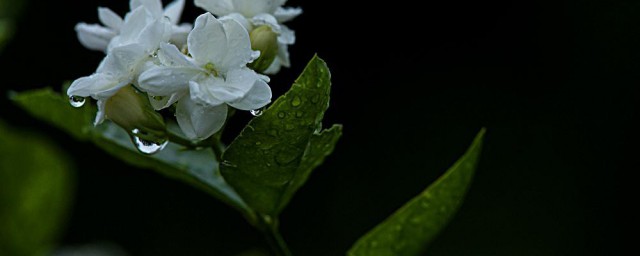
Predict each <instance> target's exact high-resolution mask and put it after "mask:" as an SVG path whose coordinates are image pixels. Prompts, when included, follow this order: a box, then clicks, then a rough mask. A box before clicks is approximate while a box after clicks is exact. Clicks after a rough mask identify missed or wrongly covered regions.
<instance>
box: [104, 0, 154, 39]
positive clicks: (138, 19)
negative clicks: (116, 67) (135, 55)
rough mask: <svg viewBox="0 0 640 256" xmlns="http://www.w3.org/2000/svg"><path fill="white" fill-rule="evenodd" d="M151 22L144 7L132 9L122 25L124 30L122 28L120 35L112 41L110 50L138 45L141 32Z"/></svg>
mask: <svg viewBox="0 0 640 256" xmlns="http://www.w3.org/2000/svg"><path fill="white" fill-rule="evenodd" d="M132 2H133V1H132ZM149 21H150V20H149V19H148V13H147V11H146V10H145V8H144V7H143V6H139V7H137V8H135V9H132V11H131V12H129V13H127V15H126V16H125V17H124V23H123V24H122V28H120V35H118V36H117V37H115V38H114V39H113V40H112V41H111V43H110V44H109V49H111V48H115V47H118V46H122V45H127V44H132V43H137V40H138V38H139V36H140V33H141V31H143V30H144V29H145V27H147V25H148V24H149Z"/></svg>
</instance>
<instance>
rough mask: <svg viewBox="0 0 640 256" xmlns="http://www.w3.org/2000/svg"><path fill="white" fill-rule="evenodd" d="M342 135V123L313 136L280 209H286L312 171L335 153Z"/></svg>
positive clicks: (281, 201)
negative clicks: (334, 150)
mask: <svg viewBox="0 0 640 256" xmlns="http://www.w3.org/2000/svg"><path fill="white" fill-rule="evenodd" d="M341 136H342V126H341V125H334V126H333V127H331V128H330V129H327V130H324V131H322V132H321V133H319V134H313V136H311V140H310V141H309V145H308V146H307V150H306V151H305V152H304V155H303V156H302V160H301V162H300V166H299V167H298V170H297V171H296V172H295V174H294V176H293V179H292V180H291V182H290V183H289V186H288V187H287V188H286V190H285V191H284V194H283V195H282V198H281V199H280V209H284V207H285V206H286V205H287V204H288V203H289V201H290V200H291V198H292V197H293V195H294V194H295V193H296V192H297V191H298V189H300V188H301V187H302V185H304V183H306V182H307V179H308V178H309V176H310V175H311V172H312V171H313V170H314V169H315V168H316V167H318V166H320V165H321V164H322V163H323V162H324V159H325V158H326V157H327V156H329V155H330V154H331V153H333V149H334V148H335V146H336V144H337V143H338V140H339V139H340V137H341Z"/></svg>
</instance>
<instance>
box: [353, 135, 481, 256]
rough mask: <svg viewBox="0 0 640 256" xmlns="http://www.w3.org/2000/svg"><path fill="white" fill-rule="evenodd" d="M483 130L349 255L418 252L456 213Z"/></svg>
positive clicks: (389, 255) (410, 254)
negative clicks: (456, 158)
mask: <svg viewBox="0 0 640 256" xmlns="http://www.w3.org/2000/svg"><path fill="white" fill-rule="evenodd" d="M484 133H485V131H484V129H483V130H482V131H480V133H479V134H478V135H477V137H476V138H475V140H474V142H473V144H472V145H471V147H470V148H469V149H468V150H467V152H466V153H465V154H464V155H463V156H462V158H460V159H459V160H458V161H457V162H456V163H455V164H454V165H453V166H452V167H451V168H450V169H449V170H448V171H447V172H446V173H445V174H444V175H442V177H440V178H439V179H438V180H437V181H435V182H434V183H433V184H431V186H429V188H427V189H426V190H425V191H424V192H422V193H421V194H420V195H419V196H417V197H415V198H413V199H412V200H411V201H410V202H409V203H407V204H405V205H404V206H403V207H402V208H400V209H399V210H398V211H396V212H395V213H394V214H393V215H391V216H390V217H389V218H388V219H386V220H385V221H384V222H382V223H381V224H379V225H378V226H377V227H375V228H374V229H373V230H371V231H370V232H369V233H367V234H366V235H364V236H363V237H362V238H360V239H359V240H358V241H357V242H356V243H355V245H353V247H352V248H351V250H349V252H348V254H347V255H349V256H395V255H403V256H414V255H421V252H423V250H424V249H425V248H426V246H427V245H428V244H429V242H430V241H431V240H433V239H434V238H435V237H436V235H437V234H438V233H439V232H440V230H442V229H443V228H444V227H445V225H446V224H447V223H448V222H449V220H450V219H451V218H452V217H453V215H454V214H455V213H456V211H457V210H458V208H459V207H460V205H461V204H462V201H463V199H464V195H465V194H466V191H467V189H468V188H469V185H470V183H471V179H472V177H473V174H474V172H475V169H476V164H477V162H478V158H479V156H480V151H481V148H482V141H483V137H484Z"/></svg>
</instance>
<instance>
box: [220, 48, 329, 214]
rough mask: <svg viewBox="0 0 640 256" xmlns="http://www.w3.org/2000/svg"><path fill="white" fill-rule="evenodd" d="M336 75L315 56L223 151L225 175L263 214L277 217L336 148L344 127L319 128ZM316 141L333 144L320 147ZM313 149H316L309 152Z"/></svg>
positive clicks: (252, 205) (223, 170)
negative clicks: (316, 168)
mask: <svg viewBox="0 0 640 256" xmlns="http://www.w3.org/2000/svg"><path fill="white" fill-rule="evenodd" d="M330 79H331V77H330V73H329V69H328V68H327V65H326V64H325V62H324V61H322V60H321V59H320V58H318V57H317V56H315V57H314V58H313V59H312V60H311V61H310V62H309V64H308V65H307V67H306V68H305V70H304V72H303V73H302V75H301V76H300V77H299V78H298V79H297V80H296V82H295V83H294V84H293V86H292V87H291V89H290V90H289V91H288V92H287V93H286V94H285V95H283V96H282V97H280V98H278V99H277V100H276V101H275V102H274V103H273V104H272V105H271V107H269V108H268V109H267V110H266V111H264V113H263V115H262V116H259V117H256V118H254V119H253V120H251V122H250V123H249V124H248V125H247V126H246V127H245V129H244V130H243V131H242V133H241V134H240V135H239V136H238V137H237V138H236V139H235V140H234V141H233V142H232V143H231V144H230V145H229V147H228V148H227V150H226V151H225V153H224V154H223V156H222V159H223V162H222V165H221V171H222V175H223V176H224V178H225V179H226V180H227V182H228V183H229V184H231V186H233V187H234V188H235V189H236V191H237V192H238V194H240V196H241V197H242V198H243V199H244V200H245V202H247V204H248V205H250V206H251V207H252V208H253V209H254V210H256V211H257V212H259V213H261V214H263V215H267V216H271V217H275V216H277V215H278V214H279V213H280V211H281V210H282V209H283V207H284V206H285V205H286V202H287V201H288V200H289V199H290V197H291V195H292V194H293V192H294V191H295V190H296V189H297V188H298V187H299V186H301V185H302V183H303V182H304V181H305V180H306V178H307V176H308V175H309V173H310V172H311V169H312V168H313V167H316V166H317V165H318V164H319V162H321V161H322V159H323V158H324V156H326V155H327V154H328V153H330V152H331V150H332V149H333V144H334V143H335V141H337V137H339V133H340V132H339V131H340V128H334V129H332V131H330V132H329V133H326V134H328V135H322V133H320V131H319V127H321V121H322V118H323V116H324V112H325V111H326V110H327V108H328V107H329V92H330V90H331V82H330ZM314 134H315V135H314ZM336 134H337V135H336ZM316 137H317V138H316ZM312 138H313V139H312ZM315 141H318V142H323V144H325V145H326V144H330V145H329V147H327V148H326V150H325V151H322V150H318V147H317V146H314V145H313V143H314V142H315ZM325 142H327V143H325ZM328 142H331V143H328ZM310 143H312V144H311V145H310ZM307 149H309V150H311V152H308V153H306V154H305V152H306V151H307ZM305 156H306V158H307V159H306V160H305Z"/></svg>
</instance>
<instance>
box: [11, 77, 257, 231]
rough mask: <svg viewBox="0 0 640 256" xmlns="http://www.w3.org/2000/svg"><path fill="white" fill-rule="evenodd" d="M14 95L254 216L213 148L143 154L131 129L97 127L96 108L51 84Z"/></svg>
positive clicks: (66, 126) (75, 131) (86, 136)
mask: <svg viewBox="0 0 640 256" xmlns="http://www.w3.org/2000/svg"><path fill="white" fill-rule="evenodd" d="M12 99H13V100H14V101H15V102H16V103H17V104H18V105H19V106H21V107H22V108H23V109H25V110H26V111H28V112H29V113H31V114H32V115H33V116H35V117H37V118H39V119H42V120H44V121H46V122H48V123H50V124H52V125H54V126H56V127H58V128H60V129H62V130H64V131H66V132H67V133H69V134H71V135H72V136H74V137H75V138H77V139H79V140H83V141H91V142H93V143H95V144H96V145H97V146H99V147H100V148H102V149H103V150H105V151H106V152H108V153H110V154H111V155H113V156H115V157H117V158H119V159H121V160H123V161H125V162H127V163H128V164H131V165H133V166H136V167H140V168H145V169H151V170H154V171H157V172H159V173H161V174H163V175H166V176H168V177H170V178H174V179H178V180H181V181H184V182H186V183H187V184H190V185H192V186H194V187H196V188H198V189H201V190H203V191H205V192H207V193H209V194H211V195H213V196H215V197H216V198H218V199H220V200H222V201H224V202H226V203H228V204H229V205H231V206H233V207H234V208H236V209H238V210H239V211H241V212H242V213H243V214H245V215H246V216H247V217H248V218H249V219H250V220H251V219H253V218H254V217H253V212H252V211H251V210H250V209H249V208H248V207H247V205H246V204H245V203H244V201H243V200H242V199H241V198H240V197H239V196H238V194H237V193H235V191H234V190H233V189H232V188H231V187H230V186H229V185H228V184H227V183H226V182H225V181H224V179H223V178H222V176H221V175H220V171H219V168H218V167H219V164H218V162H217V160H216V157H215V156H214V154H213V152H212V150H211V149H205V150H184V149H183V148H182V147H181V146H179V145H177V144H173V143H169V145H167V147H166V148H165V149H164V150H162V151H161V152H159V153H157V154H155V155H152V156H147V155H143V154H140V153H139V152H138V151H137V149H136V148H135V147H134V146H133V144H132V143H131V140H130V137H129V135H128V133H127V132H125V131H124V130H123V129H121V128H119V127H118V126H117V125H115V124H113V123H110V122H108V121H107V122H105V123H104V124H102V125H99V126H97V127H94V126H93V125H92V118H93V116H94V115H95V108H93V107H89V106H85V107H82V108H73V107H71V106H70V105H69V102H68V99H67V98H66V97H65V96H62V95H60V94H59V93H56V92H53V91H52V90H51V89H49V88H46V89H40V90H34V91H29V92H24V93H14V94H13V96H12Z"/></svg>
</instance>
